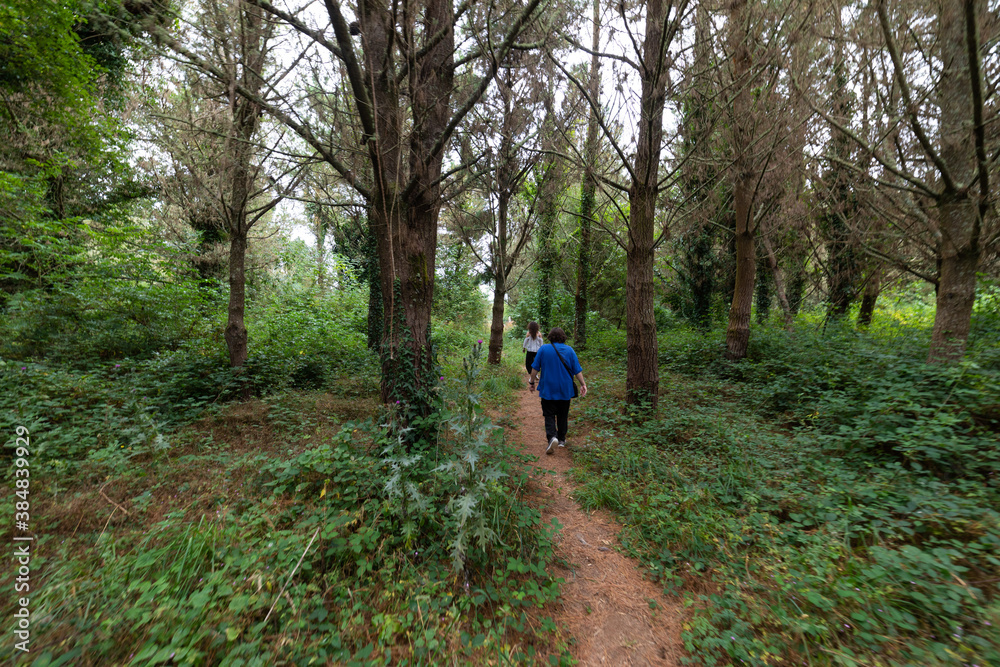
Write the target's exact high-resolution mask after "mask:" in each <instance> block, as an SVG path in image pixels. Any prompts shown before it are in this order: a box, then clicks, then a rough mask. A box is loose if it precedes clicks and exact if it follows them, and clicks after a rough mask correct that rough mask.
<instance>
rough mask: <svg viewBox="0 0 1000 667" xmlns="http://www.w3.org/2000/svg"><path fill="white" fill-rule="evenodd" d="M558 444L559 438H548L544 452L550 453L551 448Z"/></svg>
mask: <svg viewBox="0 0 1000 667" xmlns="http://www.w3.org/2000/svg"><path fill="white" fill-rule="evenodd" d="M558 444H559V438H552V439H551V440H549V446H548V447H546V448H545V453H546V454H551V453H552V448H553V447H555V446H556V445H558Z"/></svg>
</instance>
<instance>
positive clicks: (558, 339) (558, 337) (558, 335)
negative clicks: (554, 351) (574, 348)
mask: <svg viewBox="0 0 1000 667" xmlns="http://www.w3.org/2000/svg"><path fill="white" fill-rule="evenodd" d="M549 342H550V343H565V342H566V332H565V331H563V330H562V329H560V328H559V327H552V329H550V330H549Z"/></svg>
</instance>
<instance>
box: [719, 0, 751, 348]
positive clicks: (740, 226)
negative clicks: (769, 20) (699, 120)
mask: <svg viewBox="0 0 1000 667" xmlns="http://www.w3.org/2000/svg"><path fill="white" fill-rule="evenodd" d="M746 4H747V3H746V0H735V1H734V2H733V4H732V5H731V6H730V14H729V26H730V27H729V31H730V32H729V40H730V44H731V46H732V59H733V83H734V86H735V88H736V91H737V92H736V98H735V99H734V100H733V114H734V119H733V150H734V151H735V152H736V159H735V160H734V164H733V168H734V169H735V179H734V183H733V208H734V213H735V215H736V238H735V242H736V280H735V284H734V286H733V302H732V305H731V306H730V308H729V326H728V327H727V328H726V358H727V359H730V360H737V359H742V358H744V357H745V356H746V355H747V346H748V345H749V343H750V311H751V308H752V306H753V291H754V289H753V288H754V277H755V275H756V270H757V261H756V260H757V257H756V253H755V252H754V240H753V236H754V228H753V211H752V207H753V195H754V186H755V179H754V175H753V167H754V165H753V159H752V156H751V155H750V135H751V132H752V129H751V128H752V126H753V122H752V121H753V119H752V118H751V117H750V116H751V113H752V109H751V105H752V100H751V95H752V93H753V91H752V90H751V87H750V80H749V79H750V46H749V44H748V41H749V39H750V37H749V35H748V34H747V33H748V31H747V25H746V21H747V19H746V16H745V12H746Z"/></svg>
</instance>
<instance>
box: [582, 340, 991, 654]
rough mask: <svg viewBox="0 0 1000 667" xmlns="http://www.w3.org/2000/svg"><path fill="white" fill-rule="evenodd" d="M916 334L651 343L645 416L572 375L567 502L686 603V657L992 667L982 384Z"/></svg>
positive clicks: (596, 381)
mask: <svg viewBox="0 0 1000 667" xmlns="http://www.w3.org/2000/svg"><path fill="white" fill-rule="evenodd" d="M897 332H898V330H897ZM926 333H927V332H926V331H925V330H924V331H920V332H919V334H920V335H913V334H914V332H913V331H912V330H911V331H910V335H896V334H895V333H894V334H892V335H888V334H886V333H884V332H873V333H872V334H870V335H865V334H857V333H854V332H850V331H842V330H838V329H836V328H835V327H828V328H827V330H826V331H825V332H824V331H823V330H822V329H821V328H810V327H800V328H799V329H797V330H796V331H795V332H794V334H793V335H791V336H789V335H787V334H785V333H783V332H781V331H779V330H769V329H765V330H763V331H758V332H756V334H755V337H754V339H753V340H752V343H751V356H750V358H749V359H747V360H745V361H743V362H740V363H737V364H729V363H725V362H722V361H721V360H720V354H719V351H720V348H721V345H722V340H721V334H715V335H712V336H705V335H702V334H698V333H695V332H690V331H687V330H677V331H674V332H670V333H669V335H667V336H664V337H663V338H662V339H661V361H662V362H663V363H664V365H665V368H664V374H663V376H662V377H661V385H662V389H661V391H662V394H661V397H660V409H659V410H658V412H657V414H656V416H655V418H653V419H635V418H633V417H631V416H630V415H628V414H622V411H621V409H620V402H619V399H618V395H619V394H620V388H621V384H622V381H623V375H622V371H621V370H618V369H617V367H616V370H615V371H614V372H607V371H605V372H601V373H600V375H599V376H598V377H592V378H591V380H590V382H591V388H592V397H591V398H588V403H589V405H590V407H589V408H588V409H587V410H586V413H585V414H586V417H587V419H588V420H589V421H590V422H591V424H592V426H593V428H594V431H593V432H592V434H591V442H592V443H593V445H594V446H593V447H592V448H590V449H587V450H584V451H582V452H578V453H577V454H576V457H575V461H576V463H577V465H578V466H580V467H579V468H578V469H577V475H578V481H579V482H580V484H581V487H580V490H579V492H578V498H579V500H580V502H581V503H582V504H583V505H584V506H585V507H588V508H595V507H606V508H609V509H611V510H613V511H614V512H616V513H617V514H618V515H619V516H620V518H621V520H622V522H623V523H624V524H625V525H626V527H625V529H624V532H623V541H624V544H625V545H626V548H627V549H628V550H629V551H630V552H631V553H632V554H633V555H636V556H638V557H640V558H641V559H642V560H643V561H644V562H645V564H646V565H647V567H648V568H649V570H650V572H651V573H652V574H653V576H654V577H655V578H656V579H657V580H658V581H660V582H662V584H663V585H664V587H665V589H666V590H667V591H668V592H676V593H678V594H680V595H682V596H683V597H684V599H685V600H686V601H687V604H688V605H690V606H691V607H692V611H691V616H690V618H689V619H688V620H687V622H686V624H685V629H684V634H683V637H684V641H685V643H686V646H687V649H688V651H689V656H690V657H689V658H688V661H689V662H691V663H692V664H704V665H720V664H735V665H777V664H796V665H797V664H802V665H845V666H858V667H860V666H862V665H864V666H869V665H877V666H889V665H914V666H916V665H980V666H985V665H991V664H1000V634H998V627H1000V602H998V600H997V592H998V583H1000V511H998V508H1000V479H998V478H1000V447H998V441H1000V436H998V434H1000V376H998V371H997V368H996V366H995V365H994V364H993V363H992V360H991V359H990V358H989V354H988V353H984V354H980V353H979V352H978V351H977V350H976V348H974V349H973V352H972V353H971V354H970V355H969V356H968V357H967V359H966V361H964V362H962V363H961V364H958V365H954V366H928V365H927V364H925V363H924V362H923V357H924V356H925V355H926V346H924V347H923V348H922V349H921V345H920V344H919V340H926ZM604 356H607V357H611V356H612V355H604ZM585 365H586V364H585ZM602 396H604V397H606V398H602Z"/></svg>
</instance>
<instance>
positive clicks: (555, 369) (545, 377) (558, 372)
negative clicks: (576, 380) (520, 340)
mask: <svg viewBox="0 0 1000 667" xmlns="http://www.w3.org/2000/svg"><path fill="white" fill-rule="evenodd" d="M556 346H558V348H559V355H562V358H563V361H565V362H566V364H565V365H563V362H562V361H560V360H559V355H557V354H556V351H555V348H556ZM567 366H568V367H569V369H570V371H571V372H567V371H566V368H567ZM531 367H532V368H533V369H535V370H536V371H541V373H542V377H541V378H540V379H539V381H538V395H539V396H540V397H541V398H544V399H545V400H547V401H568V400H570V399H572V398H573V377H572V376H574V375H576V374H577V373H582V372H583V367H582V366H580V360H579V359H577V358H576V352H574V351H573V348H571V347H570V346H569V345H567V344H566V343H550V344H549V345H542V347H541V349H540V350H538V354H536V355H535V360H534V361H533V362H532V364H531Z"/></svg>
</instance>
